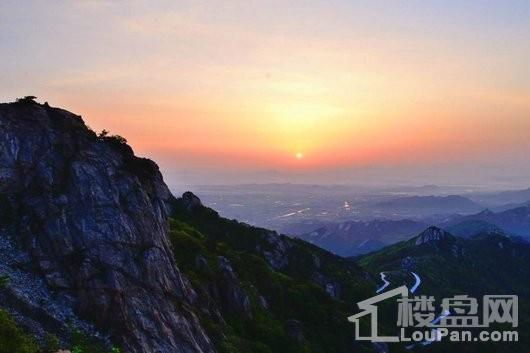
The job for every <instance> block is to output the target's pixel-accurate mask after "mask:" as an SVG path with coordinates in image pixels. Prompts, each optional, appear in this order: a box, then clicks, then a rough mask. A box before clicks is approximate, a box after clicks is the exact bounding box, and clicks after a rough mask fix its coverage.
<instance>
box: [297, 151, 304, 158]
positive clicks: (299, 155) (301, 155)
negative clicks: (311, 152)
mask: <svg viewBox="0 0 530 353" xmlns="http://www.w3.org/2000/svg"><path fill="white" fill-rule="evenodd" d="M295 156H296V159H302V158H304V154H303V153H302V152H297V153H296V155H295Z"/></svg>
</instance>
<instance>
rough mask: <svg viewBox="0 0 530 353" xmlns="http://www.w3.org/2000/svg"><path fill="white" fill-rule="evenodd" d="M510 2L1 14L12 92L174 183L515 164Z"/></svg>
mask: <svg viewBox="0 0 530 353" xmlns="http://www.w3.org/2000/svg"><path fill="white" fill-rule="evenodd" d="M506 3H508V1H507V2H506ZM14 4H15V3H14ZM503 4H505V2H499V3H497V4H491V3H481V4H478V3H475V2H466V3H465V4H458V3H457V2H454V3H452V4H447V3H446V4H445V5H444V6H443V8H440V7H439V5H438V4H437V2H396V1H381V2H379V1H366V2H363V1H361V2H359V3H358V4H352V2H350V1H337V2H334V3H333V4H327V5H326V4H325V3H316V2H315V3H313V2H300V3H297V2H292V3H289V4H286V3H285V2H280V1H278V2H276V1H272V2H262V3H260V2H246V1H245V2H239V1H233V2H232V1H230V2H225V1H222V2H221V1H220V2H216V1H212V2H209V3H207V4H205V3H201V4H198V3H196V2H186V1H184V2H182V3H179V4H178V5H177V4H174V3H173V2H170V1H168V2H167V3H163V2H159V4H157V5H154V4H152V3H151V2H142V1H139V2H131V3H122V2H96V1H89V2H72V3H69V4H66V3H62V4H49V3H46V4H44V3H43V4H42V5H41V6H45V7H47V10H46V11H39V9H38V7H39V6H35V5H33V6H32V7H31V9H30V8H24V7H23V6H17V5H12V6H10V5H2V7H6V8H5V9H3V11H1V12H0V23H2V26H3V29H2V32H3V34H4V35H5V37H6V38H10V40H2V41H0V49H1V50H2V53H3V54H2V58H0V62H2V64H3V67H4V69H3V75H4V78H3V82H4V84H3V85H2V87H1V88H0V95H1V96H2V97H3V98H4V100H13V99H14V98H16V97H17V96H23V95H26V94H34V95H36V96H38V97H39V98H42V100H47V101H49V102H50V104H51V105H55V106H62V107H66V108H67V109H70V110H72V111H74V112H76V113H79V114H81V115H83V116H84V118H85V120H86V122H87V123H88V125H90V126H91V127H92V128H94V129H95V130H101V129H107V130H109V131H111V132H112V133H118V134H121V135H123V136H126V137H127V139H128V141H129V142H130V143H131V145H132V146H133V147H134V149H135V150H136V151H137V152H138V153H139V154H142V155H147V156H149V157H151V158H153V159H155V160H157V161H159V162H160V164H161V166H162V168H163V169H164V170H168V171H169V170H171V171H175V174H171V175H174V178H175V180H174V182H175V183H178V182H187V183H189V182H193V181H196V180H199V179H200V180H201V181H204V182H209V181H210V179H208V178H209V175H215V173H216V172H215V171H216V170H225V169H227V168H228V169H231V170H234V171H243V172H248V171H251V172H260V171H270V170H274V171H279V172H285V173H308V174H311V173H317V174H318V173H320V172H321V171H323V170H328V169H329V170H333V169H336V168H351V169H353V170H356V169H360V168H368V167H370V168H373V167H385V168H387V167H396V168H409V167H414V168H418V169H422V168H423V165H425V164H429V165H432V164H437V165H439V166H446V165H451V164H454V163H456V164H462V163H468V162H477V163H478V162H479V161H480V163H482V164H488V163H490V162H491V163H492V165H497V164H499V163H501V164H502V163H505V161H506V159H509V160H513V161H514V165H515V164H516V163H519V162H518V161H519V159H518V158H521V156H525V155H527V154H526V153H527V152H529V151H530V139H528V131H530V74H529V71H530V70H529V68H528V63H529V62H530V46H529V45H528V33H530V11H529V6H528V3H526V4H525V2H513V3H512V4H511V6H504V5H503ZM22 38H23V39H22ZM20 58H22V59H20ZM15 59H16V60H15ZM293 157H294V158H293ZM179 170H186V173H187V174H186V175H185V176H183V175H180V174H179V172H178V171H179ZM194 173H196V174H197V175H201V178H202V179H201V178H196V177H195V176H194V175H195V174H194ZM234 173H235V172H234ZM239 174H241V173H239ZM286 175H287V174H286ZM315 175H316V174H315ZM529 175H530V173H529ZM172 177H173V176H172ZM181 177H182V180H179V178H181ZM252 178H253V177H252V176H249V177H247V178H246V179H245V178H243V179H244V181H252V180H253V179H252ZM243 179H242V180H243ZM314 179H315V180H316V181H319V177H318V176H315V177H314ZM286 180H289V178H288V177H286Z"/></svg>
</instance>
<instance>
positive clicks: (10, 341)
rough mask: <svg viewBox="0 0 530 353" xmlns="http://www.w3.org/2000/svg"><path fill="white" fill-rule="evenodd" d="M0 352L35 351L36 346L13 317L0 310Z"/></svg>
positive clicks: (21, 352)
mask: <svg viewBox="0 0 530 353" xmlns="http://www.w3.org/2000/svg"><path fill="white" fill-rule="evenodd" d="M0 342H1V344H0V353H36V352H37V351H38V346H37V344H36V343H35V341H34V340H33V338H31V337H30V336H29V335H27V334H26V333H25V332H24V331H22V330H21V329H20V328H19V327H17V325H16V324H15V322H14V321H13V319H11V317H10V316H9V315H8V313H6V312H5V311H3V310H0Z"/></svg>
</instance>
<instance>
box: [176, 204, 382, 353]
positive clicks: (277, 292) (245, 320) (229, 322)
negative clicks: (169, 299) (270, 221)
mask: <svg viewBox="0 0 530 353" xmlns="http://www.w3.org/2000/svg"><path fill="white" fill-rule="evenodd" d="M179 202H181V201H180V200H178V201H177V202H176V207H175V208H176V211H175V213H174V215H173V219H172V220H171V231H170V239H171V242H172V245H173V248H174V253H175V257H176V262H177V264H178V266H179V268H180V269H181V270H182V271H183V272H184V274H185V275H186V277H187V278H189V279H190V281H191V282H192V284H193V287H194V288H195V289H197V288H204V287H205V286H209V285H213V286H215V284H217V283H220V281H221V280H222V278H221V273H220V269H219V256H222V257H224V258H226V259H228V260H229V262H230V264H231V266H232V267H233V269H234V272H235V273H236V274H237V279H238V281H239V283H240V286H241V288H242V289H243V290H244V291H245V293H247V294H248V296H249V298H250V315H249V314H245V313H238V312H233V311H231V310H228V309H226V305H225V304H226V303H222V302H218V303H215V306H216V307H219V308H220V309H221V313H222V319H219V318H216V317H215V315H212V314H211V312H210V314H204V315H202V317H201V321H202V323H203V325H204V326H205V327H206V329H207V331H208V333H209V335H210V337H212V338H213V339H214V341H215V343H216V346H217V349H218V350H219V352H221V353H247V352H248V353H277V352H282V353H310V352H311V353H317V352H318V353H330V352H333V353H341V352H351V351H352V347H353V346H354V344H355V343H354V340H353V329H354V327H353V325H351V324H350V323H348V321H347V316H349V315H351V313H352V312H353V311H354V310H355V309H354V304H355V303H356V302H357V301H358V300H361V299H364V298H366V297H368V296H370V295H371V293H372V290H373V286H374V284H373V282H371V281H370V280H368V279H366V278H365V277H364V272H363V271H362V270H360V269H359V268H358V267H357V266H356V265H355V264H353V263H352V262H350V261H348V260H344V259H341V258H338V257H336V256H334V255H332V254H329V253H327V252H325V251H323V250H321V249H318V248H316V247H313V246H311V245H309V244H307V243H305V242H302V241H295V240H291V239H284V238H283V237H280V238H277V237H278V235H276V234H274V235H273V239H279V240H278V241H287V242H288V244H289V246H288V247H289V249H288V250H286V252H285V253H284V254H283V256H285V257H286V260H287V262H286V264H285V266H283V267H282V269H281V270H274V269H273V268H271V266H270V265H269V264H268V263H267V261H266V258H265V257H264V256H263V253H266V252H267V251H273V250H274V249H273V247H274V244H271V241H270V239H271V238H270V236H271V235H270V234H271V232H270V231H267V230H264V229H260V228H255V227H250V226H248V225H245V224H242V223H239V222H236V221H231V220H226V219H223V218H221V217H219V216H218V214H217V213H216V212H214V211H213V210H211V209H208V208H205V207H202V206H200V207H197V208H196V209H194V210H193V211H190V210H188V209H186V208H185V207H184V206H183V205H182V204H180V203H179ZM199 256H200V257H202V258H203V259H205V260H206V262H207V270H204V267H205V266H204V265H203V266H202V269H201V266H199V267H198V266H197V259H198V257H199ZM317 272H318V273H319V274H320V275H321V276H322V277H325V278H326V279H327V280H329V281H333V282H336V283H340V284H341V295H340V300H335V299H332V298H331V297H330V295H329V294H328V293H326V291H325V290H324V289H323V288H322V287H321V286H320V285H318V284H317V283H316V282H315V281H313V280H312V278H314V277H315V275H316V273H317ZM199 292H200V291H199ZM199 296H201V293H199ZM210 311H211V310H210ZM293 327H294V328H293ZM293 331H294V332H293ZM357 348H358V350H359V351H361V352H362V351H363V350H365V349H367V350H368V348H367V347H362V346H360V345H359V346H358V347H357ZM368 351H371V350H368Z"/></svg>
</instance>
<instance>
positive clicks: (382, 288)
mask: <svg viewBox="0 0 530 353" xmlns="http://www.w3.org/2000/svg"><path fill="white" fill-rule="evenodd" d="M379 275H380V276H381V281H383V285H382V286H381V287H379V288H377V290H376V291H375V292H376V293H381V292H382V291H384V290H385V288H386V287H388V286H389V285H390V282H388V281H387V280H386V276H385V273H384V272H381V273H380V274H379Z"/></svg>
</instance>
